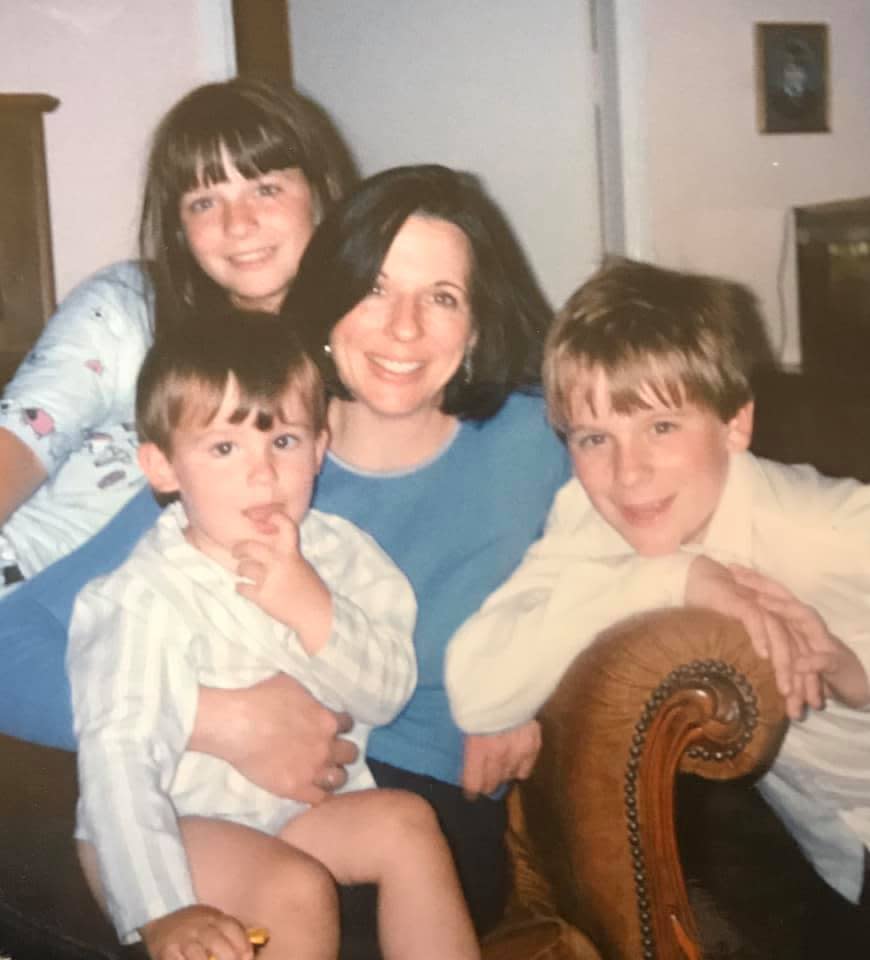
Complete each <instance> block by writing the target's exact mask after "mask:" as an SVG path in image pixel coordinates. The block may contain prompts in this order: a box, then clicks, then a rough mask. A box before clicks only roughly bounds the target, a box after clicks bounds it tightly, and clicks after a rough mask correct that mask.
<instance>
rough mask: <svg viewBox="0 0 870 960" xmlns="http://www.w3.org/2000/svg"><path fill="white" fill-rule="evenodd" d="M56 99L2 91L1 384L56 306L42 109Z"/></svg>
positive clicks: (0, 221) (0, 106)
mask: <svg viewBox="0 0 870 960" xmlns="http://www.w3.org/2000/svg"><path fill="white" fill-rule="evenodd" d="M57 105H58V100H57V99H55V98H54V97H50V96H47V95H45V94H41V93H6V94H0V211H2V216H0V386H2V385H3V384H4V383H5V382H6V381H7V380H8V379H9V377H10V376H11V375H12V373H13V372H14V371H15V368H16V367H17V366H18V364H19V363H20V362H21V359H22V357H23V356H24V355H25V353H27V351H28V349H29V348H30V347H31V345H32V344H33V342H34V341H35V340H36V338H37V337H38V336H39V333H40V331H41V330H42V327H43V324H44V323H45V321H46V320H47V319H48V316H49V314H50V313H51V311H52V310H53V309H54V304H55V301H54V263H53V259H52V253H51V228H50V223H49V213H48V182H47V177H46V166H45V141H44V136H43V114H44V113H46V112H48V111H51V110H54V108H55V107H56V106H57Z"/></svg>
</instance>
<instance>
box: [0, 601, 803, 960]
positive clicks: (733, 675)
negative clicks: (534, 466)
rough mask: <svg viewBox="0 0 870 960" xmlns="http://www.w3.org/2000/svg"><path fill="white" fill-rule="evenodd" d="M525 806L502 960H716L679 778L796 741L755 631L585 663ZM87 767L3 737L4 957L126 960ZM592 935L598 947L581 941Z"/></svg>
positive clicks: (493, 946)
mask: <svg viewBox="0 0 870 960" xmlns="http://www.w3.org/2000/svg"><path fill="white" fill-rule="evenodd" d="M541 721H542V724H543V731H544V747H543V750H542V753H541V756H540V759H539V761H538V764H537V767H536V769H535V772H534V775H533V776H532V778H531V779H530V780H529V781H527V782H526V783H524V784H523V785H522V786H521V787H519V788H517V789H515V790H514V792H513V793H512V795H511V797H510V805H511V834H510V842H511V849H512V853H513V857H514V867H515V876H516V883H515V894H514V897H513V900H512V903H511V905H510V909H509V912H508V917H507V918H506V920H505V922H504V923H503V924H502V926H501V927H500V928H499V929H498V930H497V931H495V932H494V933H493V934H491V935H490V936H489V937H488V938H487V940H486V942H485V945H484V957H485V960H596V958H603V960H653V958H656V960H694V958H699V957H701V956H702V953H701V948H700V946H699V944H700V937H699V932H698V929H697V924H696V921H695V918H694V916H693V912H692V909H691V907H690V905H689V900H688V898H687V892H686V885H685V882H684V878H683V872H682V870H681V866H680V859H679V855H678V849H677V840H676V833H675V823H674V787H675V779H676V776H677V772H678V771H680V770H683V771H690V772H695V773H698V774H701V775H702V776H705V777H711V778H731V777H738V776H742V775H743V774H745V773H749V772H752V771H758V770H760V769H761V768H762V767H763V766H764V764H765V763H766V762H767V761H768V760H769V759H770V758H771V757H772V756H773V754H774V752H775V750H776V747H777V744H778V743H779V740H780V738H781V737H782V735H783V732H784V729H785V720H784V715H783V711H782V706H781V701H780V698H779V695H778V694H777V693H776V690H775V688H774V685H773V682H772V677H771V674H770V671H769V669H768V667H767V666H766V664H764V663H762V662H760V661H759V660H758V658H757V657H756V656H755V655H754V653H753V652H752V650H751V649H750V647H749V645H748V640H747V638H746V635H745V633H744V632H743V630H742V628H741V627H740V626H739V625H737V624H736V623H735V622H732V621H728V620H726V619H724V618H721V617H718V616H717V615H715V614H711V613H708V612H704V611H699V610H671V611H662V612H657V613H651V614H647V615H644V616H642V617H637V618H635V619H633V620H630V621H626V622H624V623H622V624H619V625H617V626H616V627H614V628H613V629H611V630H610V631H608V632H607V633H606V634H604V635H602V636H601V637H600V638H599V639H598V641H597V642H596V643H595V644H593V645H592V646H591V647H590V648H589V649H588V650H586V651H585V652H584V653H583V654H581V655H580V656H579V657H578V658H577V660H576V662H575V663H574V665H573V666H572V667H571V669H570V670H569V671H568V673H567V674H566V676H565V678H564V680H563V682H562V683H561V685H560V687H559V689H558V690H557V692H556V694H555V695H554V697H553V698H552V700H551V702H550V703H549V704H548V705H547V706H546V708H545V709H544V711H543V713H542V716H541ZM75 789H76V788H75V762H74V757H73V755H72V754H68V753H64V752H61V751H55V750H50V749H47V748H43V747H35V746H33V745H30V744H24V743H21V742H20V741H16V740H12V739H10V738H4V737H0V954H2V951H3V950H4V949H6V950H7V951H8V952H9V953H10V954H11V956H12V957H13V960H30V958H31V957H32V958H34V960H35V958H39V960H45V958H46V957H64V958H70V960H78V958H88V960H92V958H106V960H109V958H113V960H116V958H120V957H128V956H131V955H132V954H131V950H130V948H126V949H122V948H121V947H119V946H118V944H117V942H116V941H115V938H114V935H113V933H112V931H111V929H110V927H109V925H108V924H107V923H106V921H105V920H104V919H103V918H102V916H101V915H100V913H99V911H98V910H97V908H96V906H95V905H94V904H93V902H92V900H91V898H90V896H89V894H88V892H87V890H86V888H85V886H84V882H83V881H82V879H81V876H80V874H79V868H78V863H77V861H76V857H75V852H74V847H73V842H72V828H73V817H74V807H75ZM581 931H582V932H581Z"/></svg>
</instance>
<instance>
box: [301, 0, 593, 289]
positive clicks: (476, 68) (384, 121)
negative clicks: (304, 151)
mask: <svg viewBox="0 0 870 960" xmlns="http://www.w3.org/2000/svg"><path fill="white" fill-rule="evenodd" d="M599 2H602V0H599ZM290 14H291V30H290V32H291V36H292V41H293V67H294V73H295V76H296V80H297V82H298V84H299V85H300V87H301V88H302V89H304V90H305V91H306V92H308V93H309V94H311V95H312V96H313V97H315V98H316V99H317V100H319V101H320V102H321V103H322V104H323V105H324V106H325V107H326V108H328V109H329V110H330V112H331V113H332V115H333V117H334V118H335V119H336V121H337V122H338V124H339V125H340V127H341V128H342V130H343V131H344V133H345V135H346V136H347V138H348V140H349V142H350V143H351V145H352V146H353V148H354V150H355V151H356V154H357V156H358V158H359V162H360V166H361V168H362V170H363V172H365V173H372V172H374V171H376V170H380V169H383V168H384V167H389V166H394V165H396V164H401V163H421V162H430V163H433V162H434V163H445V164H448V165H450V166H454V167H459V168H461V169H465V170H471V171H474V172H475V173H477V174H479V175H480V177H481V178H482V179H483V180H484V182H485V183H486V185H487V187H488V188H489V190H490V191H491V192H492V194H493V195H494V197H495V198H496V200H497V201H498V202H499V203H500V205H501V206H502V208H503V210H504V212H505V213H506V215H507V216H508V218H509V220H510V221H511V224H512V225H513V227H514V229H515V230H516V232H517V235H518V237H519V239H520V241H521V242H522V244H523V246H524V248H525V250H526V252H527V254H528V257H529V259H530V261H531V264H532V266H533V268H534V269H535V271H536V273H537V275H538V278H539V280H540V282H541V285H542V287H543V289H544V291H545V293H547V294H548V296H549V298H550V300H551V301H552V303H553V304H554V305H555V304H561V302H562V301H563V300H564V299H565V297H566V296H567V295H568V293H570V291H571V290H572V289H573V288H574V287H575V286H576V285H577V283H578V282H579V281H580V280H582V279H584V278H585V277H586V276H587V275H588V273H589V272H590V271H591V270H592V269H593V268H594V267H595V266H596V265H597V263H598V260H599V257H600V253H601V232H602V224H601V207H600V203H599V190H598V187H599V179H598V168H597V156H596V154H597V148H596V142H595V113H594V109H595V102H596V97H597V94H598V84H599V81H598V75H599V65H598V62H597V57H596V55H595V53H594V51H593V47H592V38H591V36H590V26H591V18H590V11H589V0H536V2H529V0H352V2H350V0H291V3H290Z"/></svg>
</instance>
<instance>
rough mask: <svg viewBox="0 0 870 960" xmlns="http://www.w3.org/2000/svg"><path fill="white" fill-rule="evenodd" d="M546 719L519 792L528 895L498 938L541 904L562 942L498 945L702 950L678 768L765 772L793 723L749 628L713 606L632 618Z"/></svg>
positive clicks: (517, 842) (567, 685) (729, 775)
mask: <svg viewBox="0 0 870 960" xmlns="http://www.w3.org/2000/svg"><path fill="white" fill-rule="evenodd" d="M541 721H542V724H543V734H544V736H543V740H544V746H543V749H542V752H541V756H540V758H539V760H538V763H537V765H536V768H535V771H534V774H533V776H532V778H531V779H530V780H528V781H527V782H526V783H524V784H522V785H521V786H520V787H518V788H517V789H516V790H515V791H514V793H513V795H512V796H511V798H510V799H511V825H512V834H511V842H512V850H513V854H514V861H515V871H516V881H517V882H516V895H515V902H514V903H513V904H512V908H511V913H510V915H509V918H508V921H507V922H506V924H505V925H504V927H503V928H502V929H501V930H500V931H498V932H497V934H496V937H495V939H496V942H498V938H502V941H503V942H504V943H505V944H507V943H509V941H510V930H511V926H512V924H514V923H516V922H517V920H518V919H519V918H523V917H525V918H529V917H537V918H540V921H539V922H540V923H541V924H542V926H541V931H543V929H547V930H549V932H550V942H549V943H547V944H545V943H544V942H543V941H544V937H543V933H541V944H540V945H539V947H538V952H534V951H527V952H522V951H521V950H518V951H516V952H512V951H510V950H509V949H507V948H505V949H504V950H503V952H500V953H494V954H493V955H492V957H493V958H494V957H498V960H508V958H511V960H520V958H523V960H526V958H531V957H535V958H538V957H541V958H547V960H557V958H558V960H569V958H571V960H588V958H593V957H598V956H600V957H601V958H603V960H653V958H655V960H696V958H701V957H703V955H704V954H703V950H702V947H701V943H702V941H703V936H702V934H703V931H701V930H699V928H698V924H697V922H696V918H695V915H694V912H693V909H692V907H691V906H690V902H689V898H688V895H687V889H686V883H685V879H684V874H683V870H682V867H681V861H680V855H679V851H678V844H677V834H676V829H675V826H676V825H675V820H674V813H675V780H676V776H677V773H678V772H679V771H683V772H689V773H694V774H697V775H700V776H702V777H706V778H710V779H716V780H724V779H733V778H739V777H744V776H745V775H747V774H758V773H759V772H761V771H762V770H763V769H764V767H765V766H766V764H767V763H769V761H770V760H771V759H772V758H773V756H774V755H775V753H776V750H777V748H778V746H779V743H780V741H781V739H782V736H783V735H784V732H785V729H786V720H785V715H784V711H783V705H782V700H781V697H780V696H779V694H778V692H777V691H776V688H775V685H774V682H773V676H772V672H771V670H770V668H769V666H768V665H767V664H766V663H765V662H763V661H760V660H759V659H758V657H757V656H756V655H755V653H754V652H753V651H752V649H751V646H750V645H749V640H748V638H747V636H746V634H745V632H744V630H743V628H742V627H741V626H740V625H739V624H737V623H736V622H735V621H731V620H728V619H726V618H724V617H720V616H718V615H717V614H713V613H710V612H708V611H702V610H666V611H660V612H656V613H651V614H646V615H644V616H641V617H636V618H634V619H632V620H627V621H625V622H623V623H621V624H618V625H616V626H615V627H613V628H612V629H611V630H609V631H607V632H606V633H605V634H603V635H602V636H601V637H599V639H598V640H597V641H596V642H595V643H594V644H593V645H592V646H591V647H590V648H589V649H587V650H586V651H585V652H584V653H582V654H581V655H580V656H579V657H578V658H577V660H576V661H575V662H574V664H573V666H572V667H571V669H570V670H569V671H568V673H567V674H566V675H565V677H564V679H563V681H562V683H561V684H560V686H559V688H558V690H557V691H556V693H555V695H554V696H553V698H552V699H551V701H550V702H549V703H548V704H547V706H546V707H545V709H544V711H543V712H542V715H541ZM514 918H517V919H514ZM545 918H548V919H549V925H547V924H545V923H544V919H545ZM555 918H558V923H560V924H564V925H567V926H561V927H559V926H558V925H557V923H556V920H555ZM526 923H527V924H528V923H529V920H528V919H526ZM581 930H582V931H583V934H584V935H583V936H578V934H579V931H581ZM560 938H561V939H560ZM593 943H594V945H595V948H597V951H598V952H595V949H593V948H592V944H593ZM485 956H486V958H487V960H492V958H491V957H490V954H489V953H488V952H487V953H485Z"/></svg>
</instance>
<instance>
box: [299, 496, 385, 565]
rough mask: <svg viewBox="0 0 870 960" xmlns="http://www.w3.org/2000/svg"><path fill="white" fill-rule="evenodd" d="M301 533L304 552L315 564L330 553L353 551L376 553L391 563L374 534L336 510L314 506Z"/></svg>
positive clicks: (300, 529)
mask: <svg viewBox="0 0 870 960" xmlns="http://www.w3.org/2000/svg"><path fill="white" fill-rule="evenodd" d="M299 535H300V544H301V548H302V553H303V554H304V555H305V557H306V559H308V560H309V561H310V562H312V563H315V564H316V563H317V562H318V561H319V560H320V559H322V558H323V557H325V556H326V555H328V554H332V553H335V554H341V555H344V556H348V555H349V554H350V552H364V553H373V554H375V555H378V556H382V557H383V558H384V559H385V560H387V561H388V562H391V561H389V560H388V558H387V555H386V554H385V553H384V552H383V550H382V549H381V548H380V547H379V546H378V544H377V542H376V541H375V539H374V537H372V536H371V535H370V534H368V533H366V532H365V531H364V530H361V529H360V528H359V527H358V526H357V525H356V524H355V523H352V522H351V521H350V520H347V519H345V518H344V517H340V516H338V514H336V513H328V512H326V511H325V510H317V509H315V508H313V507H312V508H311V509H309V511H308V513H306V514H305V517H304V519H303V520H302V523H301V524H300V526H299Z"/></svg>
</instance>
